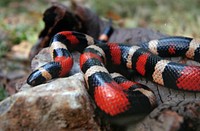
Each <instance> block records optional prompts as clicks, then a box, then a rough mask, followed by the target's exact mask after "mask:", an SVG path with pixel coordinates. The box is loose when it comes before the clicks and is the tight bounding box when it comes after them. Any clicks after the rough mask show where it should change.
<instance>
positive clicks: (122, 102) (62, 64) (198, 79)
mask: <svg viewBox="0 0 200 131" xmlns="http://www.w3.org/2000/svg"><path fill="white" fill-rule="evenodd" d="M73 50H77V51H79V52H81V53H82V54H81V56H80V68H81V70H82V72H83V73H84V78H85V81H86V84H87V87H88V90H89V94H90V95H91V97H92V98H93V100H94V102H95V103H96V105H97V107H98V108H99V109H100V110H101V111H102V112H103V113H104V114H106V115H108V116H112V117H113V116H118V115H121V114H129V113H138V112H145V111H147V112H149V111H151V110H152V109H153V108H154V107H155V106H156V98H155V95H154V93H153V91H152V90H151V89H149V88H148V87H146V86H145V85H142V84H139V83H136V82H132V81H129V80H127V79H126V78H125V77H123V76H122V75H120V74H118V73H113V74H109V72H108V70H107V69H106V67H105V65H112V66H113V67H114V66H120V67H122V68H124V69H127V70H134V71H136V72H138V73H139V74H140V75H142V76H144V77H146V78H148V79H149V80H152V81H154V82H155V83H158V84H160V85H163V86H165V87H168V88H173V89H181V90H187V91H200V67H198V66H188V65H184V64H180V63H175V62H171V61H168V60H164V59H162V58H161V57H160V56H179V55H182V56H186V57H188V58H190V59H193V60H195V61H198V62H199V61H200V41H199V40H197V39H192V38H186V37H166V38H163V39H158V40H151V41H149V42H146V43H143V44H142V45H141V46H140V47H139V46H130V45H125V44H119V43H104V42H101V41H99V40H95V39H93V38H92V37H90V36H88V35H86V34H82V33H78V32H71V31H63V32H59V33H57V34H56V35H55V36H54V37H53V38H52V41H51V46H50V52H51V56H52V58H53V62H50V63H47V64H46V65H43V66H42V67H40V68H39V69H37V70H35V71H34V72H32V73H31V74H30V76H29V77H28V79H27V83H28V84H30V85H32V86H36V85H39V84H42V83H44V82H46V81H48V80H50V79H53V78H58V77H64V76H66V75H67V73H68V72H69V71H70V69H71V67H72V65H73V59H72V56H71V54H70V52H71V51H73ZM158 55H160V56H158Z"/></svg>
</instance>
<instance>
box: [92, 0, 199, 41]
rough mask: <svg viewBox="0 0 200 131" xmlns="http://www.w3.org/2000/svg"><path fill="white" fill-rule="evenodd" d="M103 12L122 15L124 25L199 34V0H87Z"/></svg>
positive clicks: (169, 32)
mask: <svg viewBox="0 0 200 131" xmlns="http://www.w3.org/2000/svg"><path fill="white" fill-rule="evenodd" d="M90 2H91V3H92V7H93V9H94V10H95V11H96V12H97V13H98V14H101V15H102V16H107V17H109V15H108V14H109V12H113V13H115V14H118V15H119V16H121V17H122V18H121V19H122V20H123V21H124V23H125V24H124V26H125V27H128V28H132V27H145V28H151V29H153V30H158V31H160V32H162V33H166V34H169V35H185V36H191V37H199V29H198V28H197V27H199V26H200V15H199V12H200V8H199V7H200V1H199V0H193V1H191V0H112V1H109V2H108V1H106V0H90Z"/></svg>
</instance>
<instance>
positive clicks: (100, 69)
mask: <svg viewBox="0 0 200 131" xmlns="http://www.w3.org/2000/svg"><path fill="white" fill-rule="evenodd" d="M96 72H105V73H109V72H108V71H107V69H106V68H105V67H103V66H92V67H90V68H89V69H87V71H86V72H85V75H84V77H85V81H86V84H87V87H88V88H89V84H88V78H89V77H90V76H91V75H92V74H94V73H96Z"/></svg>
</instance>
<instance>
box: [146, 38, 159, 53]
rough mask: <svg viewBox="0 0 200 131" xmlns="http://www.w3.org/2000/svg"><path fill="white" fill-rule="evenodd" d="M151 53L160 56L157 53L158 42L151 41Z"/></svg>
mask: <svg viewBox="0 0 200 131" xmlns="http://www.w3.org/2000/svg"><path fill="white" fill-rule="evenodd" d="M148 44H149V46H148V48H149V51H151V52H152V53H153V54H156V55H158V51H157V46H158V40H151V41H149V43H148Z"/></svg>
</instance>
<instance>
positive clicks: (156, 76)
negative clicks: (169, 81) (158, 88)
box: [152, 60, 170, 85]
mask: <svg viewBox="0 0 200 131" xmlns="http://www.w3.org/2000/svg"><path fill="white" fill-rule="evenodd" d="M169 62H170V61H168V60H160V61H158V63H157V64H156V66H155V68H154V70H155V71H154V72H153V75H152V77H153V81H154V82H156V83H158V84H160V85H164V81H163V76H162V73H163V72H164V69H165V67H166V65H167V64H168V63H169Z"/></svg>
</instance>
